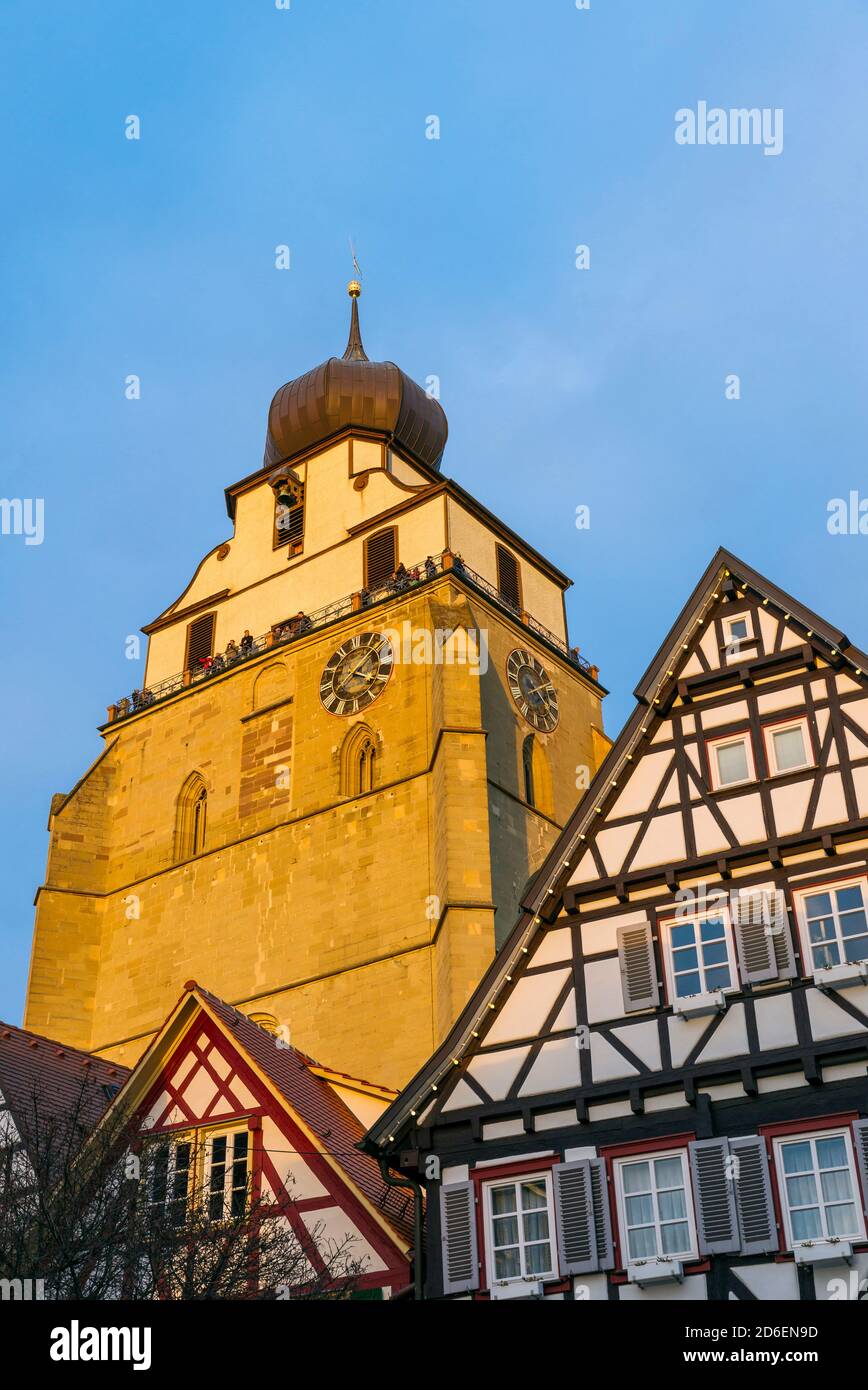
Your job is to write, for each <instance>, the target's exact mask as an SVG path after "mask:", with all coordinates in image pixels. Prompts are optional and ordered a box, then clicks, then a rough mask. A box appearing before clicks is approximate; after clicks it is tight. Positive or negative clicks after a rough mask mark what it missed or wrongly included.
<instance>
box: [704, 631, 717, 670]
mask: <svg viewBox="0 0 868 1390" xmlns="http://www.w3.org/2000/svg"><path fill="white" fill-rule="evenodd" d="M699 645H700V647H701V648H702V654H703V656H704V657H705V659H706V661H707V662H708V664H709V666H710V667H711V669H712V671H716V670H717V669H718V668H719V666H720V648H719V647H718V645H717V634H716V632H715V630H714V624H713V623H709V625H708V626H707V627H706V629H705V631H704V632H703V634H702V638H701V640H700V643H699Z"/></svg>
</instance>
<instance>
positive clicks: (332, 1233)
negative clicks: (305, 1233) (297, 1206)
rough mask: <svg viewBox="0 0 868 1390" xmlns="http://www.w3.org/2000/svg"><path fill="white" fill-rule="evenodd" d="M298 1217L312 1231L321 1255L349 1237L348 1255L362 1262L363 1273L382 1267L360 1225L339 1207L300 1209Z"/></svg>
mask: <svg viewBox="0 0 868 1390" xmlns="http://www.w3.org/2000/svg"><path fill="white" fill-rule="evenodd" d="M301 1219H302V1220H303V1222H304V1224H305V1225H306V1226H307V1228H308V1230H309V1231H310V1233H311V1235H313V1236H314V1239H315V1241H316V1243H317V1245H318V1247H319V1249H320V1250H321V1251H322V1253H323V1257H324V1258H325V1259H326V1260H327V1259H328V1258H329V1250H330V1249H334V1248H335V1246H340V1245H343V1244H344V1242H345V1241H346V1239H347V1236H349V1237H350V1240H351V1244H349V1245H348V1246H347V1248H346V1252H347V1254H348V1256H349V1257H350V1259H352V1260H359V1261H361V1262H362V1264H363V1266H364V1268H363V1271H362V1272H363V1273H364V1274H376V1273H377V1272H378V1271H379V1270H381V1269H385V1268H386V1265H385V1261H383V1260H382V1259H381V1258H380V1256H379V1255H378V1254H377V1252H376V1250H375V1249H374V1247H373V1245H371V1244H370V1243H369V1242H368V1241H367V1240H365V1237H364V1236H363V1235H362V1233H361V1231H360V1230H359V1228H358V1227H357V1226H356V1225H354V1223H353V1222H352V1221H351V1220H350V1218H349V1216H347V1214H346V1213H345V1212H344V1210H343V1209H342V1208H341V1207H323V1208H315V1209H314V1210H313V1211H303V1212H302V1213H301Z"/></svg>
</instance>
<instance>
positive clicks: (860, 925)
mask: <svg viewBox="0 0 868 1390" xmlns="http://www.w3.org/2000/svg"><path fill="white" fill-rule="evenodd" d="M866 889H868V880H866V879H864V878H857V879H847V880H844V881H843V882H838V883H828V884H825V883H824V884H818V885H817V886H816V887H815V888H803V889H802V890H801V891H800V892H799V893H797V894H796V906H797V908H798V915H799V926H800V929H801V933H802V949H803V952H804V958H805V961H806V963H807V965H808V969H809V970H811V971H814V970H825V969H826V968H827V967H829V966H833V965H846V964H850V963H852V962H853V961H859V960H868V911H866V905H868V897H866Z"/></svg>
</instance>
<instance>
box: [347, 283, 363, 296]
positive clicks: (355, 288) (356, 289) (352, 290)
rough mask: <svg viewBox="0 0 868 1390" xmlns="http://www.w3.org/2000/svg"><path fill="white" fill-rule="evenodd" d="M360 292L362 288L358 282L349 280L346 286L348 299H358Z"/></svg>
mask: <svg viewBox="0 0 868 1390" xmlns="http://www.w3.org/2000/svg"><path fill="white" fill-rule="evenodd" d="M361 292H362V286H361V282H360V281H359V280H351V281H350V283H349V284H348V285H347V294H348V295H349V296H350V299H358V297H359V295H360V294H361Z"/></svg>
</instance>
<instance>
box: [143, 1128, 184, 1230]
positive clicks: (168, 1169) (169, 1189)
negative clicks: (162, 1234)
mask: <svg viewBox="0 0 868 1390" xmlns="http://www.w3.org/2000/svg"><path fill="white" fill-rule="evenodd" d="M150 1157H151V1166H150V1173H149V1177H150V1188H151V1192H150V1200H151V1206H152V1207H162V1208H164V1210H165V1212H166V1214H167V1216H168V1218H169V1220H170V1221H171V1222H172V1224H173V1225H175V1226H183V1224H184V1222H185V1221H186V1219H187V1206H188V1202H189V1199H190V1183H191V1180H192V1179H193V1176H194V1161H193V1142H192V1140H190V1139H184V1138H179V1139H162V1140H158V1141H157V1142H156V1143H155V1144H154V1147H153V1150H152V1152H151V1155H150Z"/></svg>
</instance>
